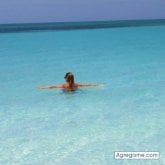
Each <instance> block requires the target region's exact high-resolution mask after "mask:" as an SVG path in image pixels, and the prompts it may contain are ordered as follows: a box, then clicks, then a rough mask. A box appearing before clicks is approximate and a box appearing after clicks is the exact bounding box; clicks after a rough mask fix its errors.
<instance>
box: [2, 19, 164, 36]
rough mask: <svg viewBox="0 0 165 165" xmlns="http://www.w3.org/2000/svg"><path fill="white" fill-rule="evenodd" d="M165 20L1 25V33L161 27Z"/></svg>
mask: <svg viewBox="0 0 165 165" xmlns="http://www.w3.org/2000/svg"><path fill="white" fill-rule="evenodd" d="M161 25H165V19H156V20H126V21H93V22H62V23H25V24H1V25H0V33H10V32H26V31H27V32H28V31H38V30H39V31H40V30H78V29H98V28H120V27H137V26H161Z"/></svg>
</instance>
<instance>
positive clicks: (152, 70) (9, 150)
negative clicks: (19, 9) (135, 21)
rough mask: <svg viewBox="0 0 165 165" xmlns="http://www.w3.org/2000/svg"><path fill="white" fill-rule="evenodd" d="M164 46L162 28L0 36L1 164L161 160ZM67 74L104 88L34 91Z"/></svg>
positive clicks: (159, 163)
mask: <svg viewBox="0 0 165 165" xmlns="http://www.w3.org/2000/svg"><path fill="white" fill-rule="evenodd" d="M164 43H165V26H148V27H131V28H129V27H128V28H127V27H125V28H110V29H95V30H90V29H89V30H76V31H75V30H70V31H45V32H42V31H40V32H28V33H26V32H24V33H23V32H22V33H0V87H1V92H0V135H1V136H0V164H3V165H14V164H16V165H24V164H25V165H38V164H41V165H54V164H56V165H68V164H69V165H79V164H80V165H81V164H82V165H84V164H85V165H92V164H94V165H109V164H112V165H113V164H114V165H118V164H119V165H121V164H136V165H142V164H145V165H146V164H147V165H150V164H151V165H152V164H153V165H163V164H165V150H164V148H165V129H164V125H165V120H164V118H165V112H164V109H165V108H164V107H165V102H164V100H165V74H164V71H165V47H164ZM68 71H72V72H73V73H74V75H75V79H76V81H77V82H81V83H83V82H84V83H86V82H87V83H90V82H91V83H103V84H105V86H104V87H99V88H96V87H93V88H83V89H80V90H78V91H76V92H74V93H65V92H63V91H61V90H59V89H55V90H38V89H37V88H36V87H37V86H39V85H50V84H59V83H63V82H64V79H63V77H64V75H65V73H66V72H68ZM115 151H158V152H160V159H159V160H115V159H114V152H115Z"/></svg>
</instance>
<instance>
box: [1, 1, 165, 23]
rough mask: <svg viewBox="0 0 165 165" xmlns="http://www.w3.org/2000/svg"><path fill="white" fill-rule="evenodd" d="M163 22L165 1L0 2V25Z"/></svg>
mask: <svg viewBox="0 0 165 165" xmlns="http://www.w3.org/2000/svg"><path fill="white" fill-rule="evenodd" d="M128 19H165V0H0V24H2V23H31V22H32V23H33V22H69V21H73V22H74V21H100V20H128Z"/></svg>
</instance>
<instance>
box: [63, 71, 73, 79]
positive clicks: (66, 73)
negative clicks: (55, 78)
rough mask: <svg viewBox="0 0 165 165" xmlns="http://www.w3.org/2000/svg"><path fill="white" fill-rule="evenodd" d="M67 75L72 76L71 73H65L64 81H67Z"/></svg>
mask: <svg viewBox="0 0 165 165" xmlns="http://www.w3.org/2000/svg"><path fill="white" fill-rule="evenodd" d="M69 74H72V73H71V72H67V73H66V74H65V77H64V79H67V77H68V75H69Z"/></svg>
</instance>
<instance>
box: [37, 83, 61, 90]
mask: <svg viewBox="0 0 165 165" xmlns="http://www.w3.org/2000/svg"><path fill="white" fill-rule="evenodd" d="M37 88H38V89H53V88H63V84H59V85H49V86H39V87H37Z"/></svg>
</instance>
